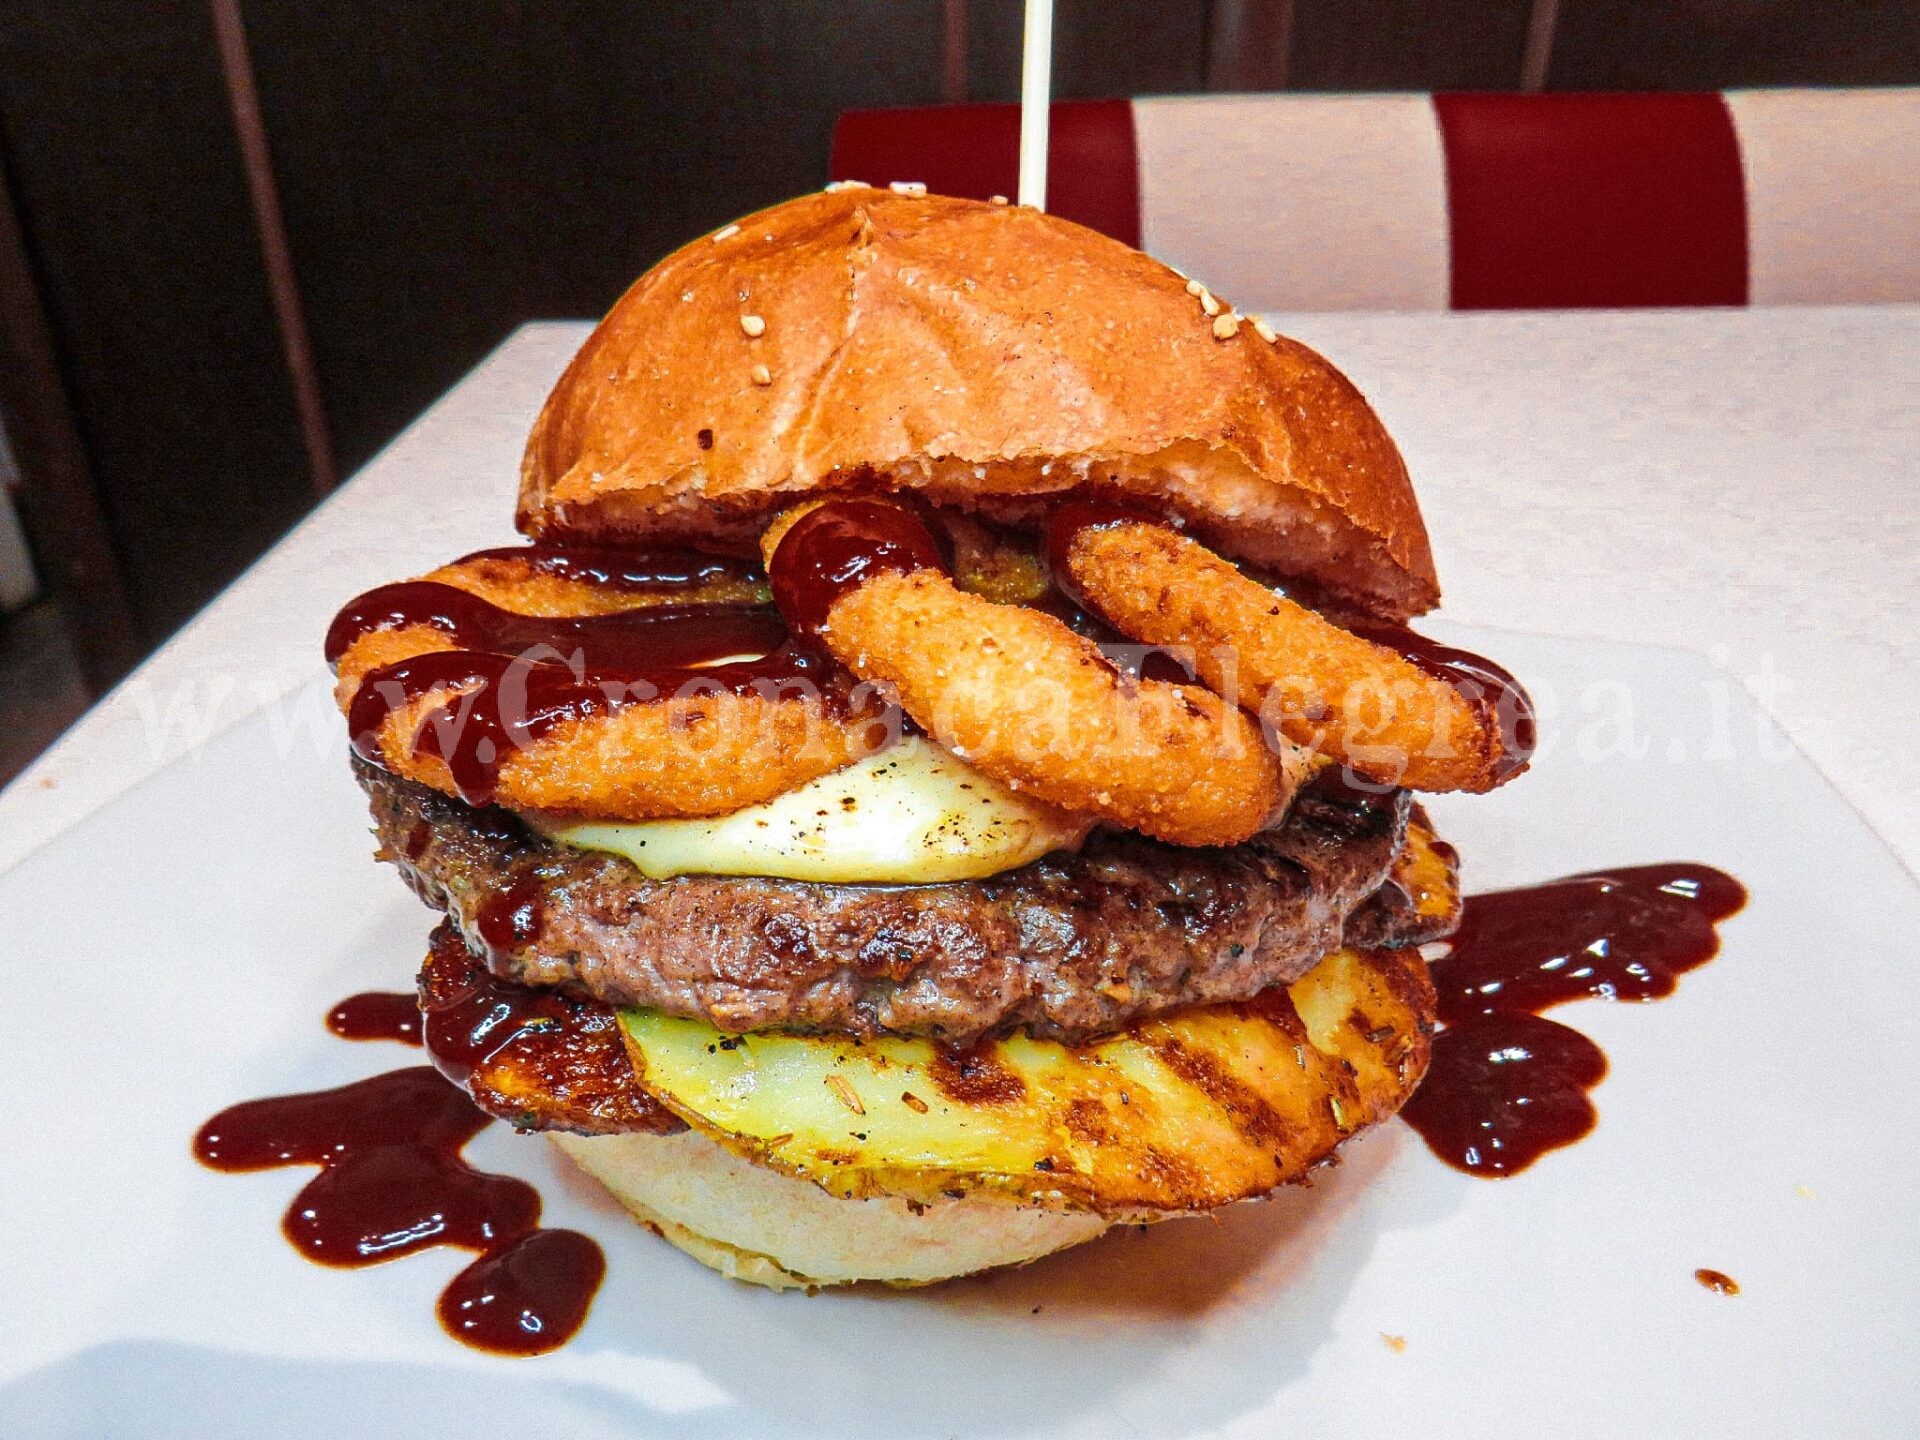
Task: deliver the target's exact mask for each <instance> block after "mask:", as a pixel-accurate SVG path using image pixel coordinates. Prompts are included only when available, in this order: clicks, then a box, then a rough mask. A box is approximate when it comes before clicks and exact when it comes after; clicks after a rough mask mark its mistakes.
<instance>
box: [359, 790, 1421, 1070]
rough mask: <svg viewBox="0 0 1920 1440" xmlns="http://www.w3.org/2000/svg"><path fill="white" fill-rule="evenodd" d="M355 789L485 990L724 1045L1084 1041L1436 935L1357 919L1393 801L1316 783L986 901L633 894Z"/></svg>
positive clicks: (1017, 881) (430, 796) (791, 888)
mask: <svg viewBox="0 0 1920 1440" xmlns="http://www.w3.org/2000/svg"><path fill="white" fill-rule="evenodd" d="M355 772H356V774H357V775H358V777H359V779H360V782H361V784H362V785H363V786H364V787H365V788H366V790H367V792H368V794H369V796H370V797H371V799H372V802H373V814H374V819H375V822H376V830H377V833H378V835H379V838H380V857H381V858H382V859H384V860H389V861H391V862H392V863H393V864H395V865H396V866H398V867H399V869H400V871H401V873H402V874H403V875H404V876H405V877H406V879H407V882H408V884H409V885H411V886H412V888H413V890H414V891H415V893H416V894H418V895H419V896H420V898H421V899H423V900H425V901H426V902H427V903H428V904H429V905H432V906H434V907H436V908H438V909H441V910H444V911H445V912H446V914H447V915H448V917H449V918H450V919H451V920H452V921H453V923H454V924H455V925H456V926H458V927H459V930H460V932H461V934H462V935H463V936H464V937H465V939H466V942H467V944H468V946H469V947H470V948H471V949H472V950H473V951H474V953H476V954H478V955H482V956H484V957H485V958H486V960H487V962H488V965H489V967H490V968H491V969H492V970H493V972H494V973H495V974H496V975H498V976H500V977H501V978H502V979H506V980H512V981H516V982H518V983H521V984H526V985H536V986H558V987H561V988H563V989H567V990H571V991H574V992H576V993H580V994H585V995H589V996H592V997H594V998H596V999H599V1000H603V1001H606V1002H607V1003H609V1004H612V1005H616V1006H620V1005H638V1006H645V1007H648V1008H651V1009H656V1010H661V1011H665V1012H667V1013H669V1014H674V1015H685V1016H696V1017H700V1018H703V1019H705V1020H708V1021H709V1022H711V1023H712V1024H714V1025H716V1026H718V1027H720V1028H721V1029H723V1030H729V1031H734V1032H743V1031H749V1030H766V1029H774V1028H789V1029H800V1030H828V1031H840V1032H847V1033H853V1034H877V1033H883V1032H891V1033H897V1034H909V1035H928V1036H933V1037H936V1038H939V1039H942V1040H948V1041H952V1042H956V1043H964V1042H965V1041H968V1040H970V1039H972V1038H974V1037H976V1036H979V1035H982V1034H985V1033H988V1032H992V1031H1001V1030H1008V1029H1012V1028H1015V1027H1017V1026H1022V1025H1024V1026H1026V1027H1028V1028H1029V1029H1030V1031H1031V1032H1032V1033H1033V1034H1035V1035H1037V1036H1041V1037H1044V1038H1049V1039H1061V1040H1070V1041H1071V1040H1080V1039H1085V1038H1088V1037H1090V1036H1093V1035H1098V1034H1105V1033H1108V1032H1110V1031H1113V1030H1116V1029H1119V1028H1121V1027H1123V1026H1125V1025H1126V1024H1128V1023H1129V1022H1131V1021H1133V1020H1135V1019H1137V1018H1139V1017H1142V1016H1146V1015H1152V1014H1155V1013H1157V1012H1160V1011H1164V1010H1171V1009H1175V1008H1178V1007H1182V1006H1188V1005H1197V1004H1204V1003H1207V1002H1210V1001H1221V1000H1241V999H1246V998H1249V997H1250V996H1252V995H1254V994H1257V993H1258V992H1259V991H1261V990H1264V989H1266V988H1267V987H1269V986H1272V985H1284V984H1291V983H1292V982H1293V981H1295V980H1297V979H1298V978H1299V977H1300V976H1301V975H1303V974H1305V973H1306V971H1307V970H1309V969H1310V968H1312V966H1313V964H1314V962H1315V961H1317V960H1319V959H1320V957H1321V956H1323V955H1325V954H1326V953H1327V952H1329V951H1331V950H1334V949H1337V948H1338V947H1339V946H1340V945H1341V944H1342V943H1343V939H1344V937H1345V934H1346V931H1347V926H1348V921H1349V919H1350V918H1353V919H1354V921H1355V926H1354V928H1355V931H1356V938H1360V937H1361V935H1362V934H1363V935H1364V940H1365V943H1367V944H1369V945H1375V946H1378V945H1392V944H1411V943H1417V942H1419V941H1421V940H1426V939H1430V938H1434V936H1435V934H1436V933H1444V930H1445V929H1446V928H1448V926H1447V922H1446V921H1445V920H1441V921H1436V920H1434V919H1433V918H1432V917H1423V916H1422V915H1420V914H1419V913H1417V912H1416V911H1415V910H1413V909H1412V908H1410V907H1408V906H1406V905H1405V904H1403V903H1391V902H1390V901H1388V900H1382V901H1376V902H1374V903H1373V904H1371V905H1368V906H1367V907H1366V908H1365V909H1364V910H1362V909H1361V907H1362V906H1363V903H1364V902H1367V901H1368V899H1369V897H1371V896H1373V895H1374V894H1375V892H1376V891H1381V890H1382V882H1383V881H1384V880H1386V879H1387V877H1388V875H1389V872H1390V870H1391V869H1392V867H1393V865H1394V862H1395V860H1396V858H1397V857H1398V856H1399V854H1400V852H1401V849H1402V846H1403V843H1404V840H1405V835H1406V827H1407V819H1408V814H1409V811H1410V809H1411V800H1410V798H1409V797H1408V796H1407V795H1405V794H1404V793H1402V792H1394V793H1391V794H1388V795H1383V796H1369V795H1362V794H1359V793H1357V792H1355V791H1352V790H1348V789H1346V788H1345V787H1343V786H1340V785H1338V784H1330V783H1314V784H1311V785H1308V786H1307V787H1305V788H1304V789H1303V790H1302V791H1301V793H1300V794H1299V795H1298V796H1297V797H1296V799H1295V801H1294V804H1293V806H1292V808H1291V809H1290V810H1289V812H1288V814H1287V817H1286V819H1285V821H1284V823H1282V824H1281V825H1279V826H1278V827H1276V828H1275V829H1273V830H1270V831H1267V832H1265V833H1263V834H1261V835H1258V836H1256V837H1254V838H1253V839H1252V840H1249V841H1247V842H1245V843H1244V844H1240V845H1235V846H1231V847H1227V848H1222V849H1187V848H1183V847H1180V846H1174V845H1166V844H1162V843H1160V842H1158V841H1154V840H1149V839H1146V838H1145V837H1142V836H1139V835H1134V834H1130V833H1125V832H1118V831H1100V832H1096V833H1095V834H1094V835H1093V836H1092V837H1090V838H1089V839H1088V841H1087V843H1086V845H1085V846H1084V847H1083V848H1082V849H1081V850H1080V851H1079V852H1077V853H1071V854H1069V853H1061V854H1057V855H1051V856H1048V857H1046V858H1044V859H1042V860H1038V861H1036V862H1034V863H1033V864H1031V865H1026V866H1023V867H1022V868H1020V869H1018V870H1012V871H1009V872H1007V873H1006V874H1003V875H996V876H992V877H990V878H988V879H984V880H969V881H963V882H957V883H948V884H938V885H844V884H823V883H818V882H809V881H800V880H775V879H765V878H758V877H739V876H722V875H688V876H681V877H678V878H675V879H669V880H652V879H648V878H646V877H645V876H643V875H641V874H640V872H639V871H637V870H636V869H635V868H634V867H633V866H632V865H630V864H629V863H628V862H627V861H625V860H623V859H621V858H620V857H618V856H613V855H605V854H598V853H594V852H590V851H584V850H573V849H570V848H568V847H566V846H562V845H557V844H554V843H553V842H551V841H548V840H547V839H545V838H544V837H542V836H540V835H538V834H536V833H535V832H533V831H532V830H530V829H529V828H528V827H527V826H525V825H523V824H522V823H521V822H520V821H519V820H518V819H517V818H515V817H514V816H513V815H512V814H511V813H509V812H507V811H504V810H499V809H474V808H471V807H469V806H466V805H463V804H461V803H459V802H458V801H455V800H451V799H448V798H447V797H445V796H442V795H440V794H439V793H437V792H436V791H433V790H430V789H427V788H426V787H424V786H421V785H416V784H413V783H412V782H410V781H406V780H402V779H399V778H398V777H396V776H393V775H391V774H389V773H387V772H386V771H383V770H380V769H378V768H377V767H374V766H372V765H368V764H366V763H364V762H361V761H358V760H356V761H355ZM1394 890H1395V887H1393V886H1391V885H1388V886H1386V887H1385V891H1384V892H1383V894H1391V893H1392V892H1394ZM1393 900H1396V901H1398V900H1404V896H1398V895H1394V896H1393ZM1356 910H1361V914H1360V915H1359V916H1355V912H1356Z"/></svg>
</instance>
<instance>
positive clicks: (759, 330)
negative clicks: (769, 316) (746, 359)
mask: <svg viewBox="0 0 1920 1440" xmlns="http://www.w3.org/2000/svg"><path fill="white" fill-rule="evenodd" d="M740 328H741V329H742V330H744V331H746V332H747V335H748V336H749V337H750V338H751V339H754V340H758V339H759V338H760V337H761V336H762V335H764V334H766V333H767V322H766V321H764V320H762V319H761V318H760V317H759V316H758V315H742V316H741V317H740Z"/></svg>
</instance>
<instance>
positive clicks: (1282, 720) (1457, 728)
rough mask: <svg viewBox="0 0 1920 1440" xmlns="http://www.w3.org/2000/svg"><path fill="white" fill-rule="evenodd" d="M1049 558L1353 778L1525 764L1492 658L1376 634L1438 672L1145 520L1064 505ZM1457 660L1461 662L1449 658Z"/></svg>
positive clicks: (1106, 612)
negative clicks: (1432, 661)
mask: <svg viewBox="0 0 1920 1440" xmlns="http://www.w3.org/2000/svg"><path fill="white" fill-rule="evenodd" d="M1048 555H1049V559H1050V561H1051V563H1052V565H1053V567H1054V571H1055V578H1056V580H1057V581H1059V582H1060V583H1061V584H1062V585H1064V586H1067V587H1069V588H1070V589H1071V591H1072V592H1073V593H1074V595H1075V598H1077V599H1080V600H1082V601H1083V602H1084V603H1085V604H1086V605H1087V606H1088V607H1089V608H1090V609H1092V610H1093V611H1095V612H1096V613H1097V614H1099V615H1100V616H1101V617H1103V618H1104V619H1105V620H1106V621H1107V622H1108V623H1109V624H1111V625H1113V626H1114V627H1115V628H1116V629H1118V630H1120V631H1121V632H1123V633H1124V634H1127V635H1130V636H1132V637H1133V638H1134V639H1136V640H1139V641H1142V642H1144V643H1146V644H1150V645H1160V646H1180V647H1183V649H1184V650H1191V651H1192V652H1193V653H1192V655H1191V659H1192V663H1193V665H1194V669H1195V672H1196V673H1197V674H1198V675H1199V676H1200V678H1201V679H1202V680H1204V681H1206V683H1207V684H1208V685H1209V686H1210V687H1212V688H1213V689H1214V690H1215V691H1216V692H1217V693H1219V694H1222V695H1226V696H1228V697H1230V698H1232V699H1234V700H1235V701H1237V703H1239V704H1240V705H1241V706H1242V707H1244V708H1245V709H1247V710H1249V711H1252V712H1254V713H1257V714H1258V715H1259V716H1260V717H1261V718H1262V720H1264V721H1265V722H1267V723H1268V724H1270V725H1274V726H1277V727H1278V729H1279V730H1280V731H1281V732H1282V733H1283V734H1285V735H1286V736H1287V738H1288V739H1290V740H1293V741H1295V742H1297V743H1299V744H1301V745H1305V746H1308V747H1310V748H1313V749H1315V750H1317V751H1319V752H1320V753H1322V754H1325V755H1328V756H1330V757H1331V758H1333V759H1335V760H1337V761H1339V762H1340V763H1342V764H1344V765H1347V766H1349V767H1351V768H1352V769H1353V770H1355V771H1357V772H1358V773H1360V774H1362V775H1365V776H1367V777H1369V778H1371V779H1374V780H1377V781H1380V782H1383V783H1386V784H1392V785H1399V786H1403V787H1405V788H1407V789H1409V790H1472V791H1484V790H1491V789H1492V788H1493V787H1494V786H1496V785H1499V784H1502V783H1504V782H1505V781H1507V780H1509V779H1511V778H1512V777H1513V776H1514V775H1516V774H1518V773H1519V772H1520V771H1521V770H1523V769H1525V768H1526V763H1527V758H1528V755H1529V754H1530V753H1531V751H1532V745H1533V737H1532V727H1533V716H1532V710H1531V705H1530V702H1528V700H1527V698H1526V692H1525V691H1523V690H1521V689H1520V688H1519V686H1518V684H1517V683H1516V682H1515V681H1514V680H1513V678H1512V677H1511V676H1509V675H1507V674H1506V672H1505V671H1502V670H1500V669H1499V668H1498V667H1497V666H1495V665H1493V664H1492V662H1490V661H1484V660H1480V659H1479V657H1477V656H1467V655H1465V653H1464V652H1459V651H1446V650H1444V649H1442V647H1439V646H1432V645H1424V644H1423V642H1421V640H1420V637H1418V636H1414V635H1412V634H1411V633H1410V632H1403V633H1401V634H1399V635H1394V634H1392V633H1390V632H1385V631H1383V632H1381V634H1382V638H1385V639H1396V640H1399V641H1401V642H1402V643H1404V644H1408V645H1423V648H1424V649H1425V650H1427V651H1430V652H1431V654H1432V655H1433V656H1435V657H1436V658H1439V659H1444V660H1446V661H1447V662H1448V668H1449V669H1453V670H1455V671H1456V674H1455V681H1456V682H1458V683H1454V682H1450V681H1449V680H1448V679H1446V678H1441V676H1440V675H1437V674H1436V673H1435V669H1434V668H1433V667H1431V666H1424V665H1422V664H1419V663H1416V661H1415V660H1413V659H1409V658H1408V657H1407V655H1405V654H1403V653H1401V651H1400V650H1397V649H1395V648H1393V646H1392V645H1391V644H1385V643H1380V641H1378V640H1375V639H1372V638H1368V637H1367V636H1366V635H1362V634H1355V633H1353V632H1352V631H1350V630H1344V629H1342V628H1341V627H1340V626H1338V625H1336V624H1334V623H1333V622H1332V621H1330V620H1328V619H1327V618H1326V617H1324V616H1322V615H1320V614H1317V613H1316V612H1314V611H1312V610H1309V609H1307V608H1306V607H1305V606H1303V605H1299V604H1296V603H1295V602H1294V601H1292V600H1289V599H1287V598H1286V597H1285V596H1283V595H1281V594H1279V593H1277V592H1276V591H1274V590H1271V589H1268V588H1267V587H1266V586H1265V585H1262V584H1260V583H1259V582H1258V581H1255V580H1252V579H1249V578H1248V577H1247V576H1246V575H1244V574H1242V573H1241V572H1240V571H1239V570H1238V569H1236V568H1235V567H1234V566H1233V565H1231V564H1229V563H1228V562H1227V561H1225V560H1223V559H1221V558H1220V557H1219V556H1218V555H1215V554H1214V553H1213V552H1212V551H1211V550H1208V549H1207V548H1206V547H1205V546H1203V545H1201V544H1199V543H1198V542H1197V541H1194V540H1191V539H1189V538H1188V537H1186V536H1184V535H1180V534H1177V533H1176V532H1174V531H1173V530H1171V529H1169V528H1168V527H1167V526H1165V525H1162V524H1159V523H1158V522H1156V521H1152V520H1149V519H1146V518H1144V517H1136V516H1128V515H1125V514H1123V513H1121V512H1114V511H1101V510H1097V509H1095V508H1094V507H1091V506H1068V507H1063V508H1062V509H1061V510H1060V511H1058V512H1056V513H1055V515H1054V516H1053V518H1052V519H1051V521H1050V522H1049V528H1048ZM1183 658H1186V657H1185V655H1184V653H1183ZM1469 662H1471V667H1472V668H1471V673H1469V672H1468V671H1467V670H1465V669H1463V668H1461V667H1464V666H1467V665H1468V664H1469Z"/></svg>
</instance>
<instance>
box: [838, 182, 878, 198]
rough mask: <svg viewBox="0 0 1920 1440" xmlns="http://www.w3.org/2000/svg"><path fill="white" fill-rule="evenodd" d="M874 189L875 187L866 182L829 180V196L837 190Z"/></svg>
mask: <svg viewBox="0 0 1920 1440" xmlns="http://www.w3.org/2000/svg"><path fill="white" fill-rule="evenodd" d="M872 188H873V187H872V186H871V185H869V184H867V182H866V181H864V180H829V181H828V182H827V193H828V194H829V195H831V194H833V193H834V192H835V191H836V190H871V189H872Z"/></svg>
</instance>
